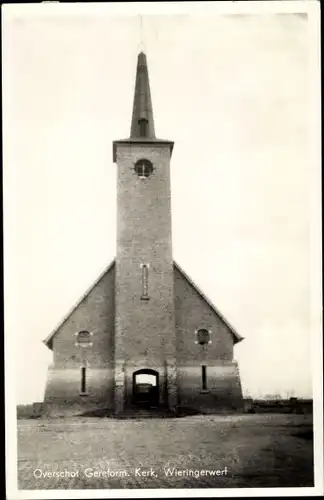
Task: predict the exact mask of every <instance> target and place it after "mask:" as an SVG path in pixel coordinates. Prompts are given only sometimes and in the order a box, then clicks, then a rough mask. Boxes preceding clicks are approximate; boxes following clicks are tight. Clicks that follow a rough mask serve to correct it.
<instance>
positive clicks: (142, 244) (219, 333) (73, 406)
mask: <svg viewBox="0 0 324 500" xmlns="http://www.w3.org/2000/svg"><path fill="white" fill-rule="evenodd" d="M172 149H173V142H172V141H169V140H163V139H158V138H156V136H155V128H154V121H153V110H152V102H151V95H150V87H149V78H148V69H147V62H146V56H145V54H144V53H140V54H139V56H138V62H137V71H136V83H135V95H134V104H133V115H132V123H131V134H130V137H129V138H127V139H123V140H116V141H114V143H113V161H114V163H116V164H117V176H118V182H117V252H116V258H115V260H114V261H113V262H112V263H111V264H110V265H109V267H108V268H107V269H106V271H105V272H104V273H103V274H102V275H101V276H100V277H99V278H98V280H97V281H96V282H95V283H94V284H93V286H92V287H91V289H90V290H88V291H87V292H86V293H85V295H84V296H83V297H82V298H81V300H80V301H79V303H78V304H77V305H76V306H75V307H74V308H73V309H72V311H71V312H70V313H69V314H68V315H67V316H66V318H65V319H64V320H63V322H62V323H61V324H60V326H59V327H58V328H57V329H56V330H55V331H54V332H52V333H51V334H50V335H49V336H48V337H47V339H46V340H45V341H44V342H45V344H46V345H47V347H48V348H49V349H51V350H52V351H53V363H52V365H51V366H50V368H49V373H48V379H47V384H46V390H45V398H44V408H45V409H46V411H47V412H49V413H57V412H58V413H60V412H63V413H66V412H69V411H71V412H82V411H84V410H96V409H107V410H110V411H113V412H114V413H115V414H117V415H118V414H120V413H122V412H124V411H126V410H127V409H134V408H140V407H142V406H149V407H151V408H152V409H154V408H164V409H168V410H171V411H176V409H177V408H178V407H190V408H192V409H195V410H198V411H206V412H214V411H215V412H216V411H218V410H219V409H222V410H223V409H224V408H225V409H226V408H227V409H239V408H241V406H242V389H241V382H240V377H239V371H238V366H237V363H236V362H235V361H234V360H233V349H234V345H235V344H236V343H237V342H239V341H240V340H242V337H241V336H240V335H239V334H238V333H237V332H236V331H235V330H234V329H233V327H231V326H230V324H229V323H228V322H227V321H226V320H225V318H224V317H223V316H222V315H221V314H220V313H219V311H218V310H217V309H216V308H215V307H214V306H213V305H212V304H211V303H210V301H209V300H208V299H207V298H206V297H205V296H204V294H203V293H202V292H201V291H200V290H199V289H198V287H197V286H196V285H195V284H194V283H193V282H192V280H191V279H190V278H189V277H188V276H187V275H186V274H185V272H184V271H183V270H182V269H181V268H180V267H179V265H178V264H176V263H175V262H174V261H173V257H172V237H171V191H170V160H171V155H172Z"/></svg>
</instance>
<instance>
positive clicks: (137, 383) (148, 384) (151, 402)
mask: <svg viewBox="0 0 324 500" xmlns="http://www.w3.org/2000/svg"><path fill="white" fill-rule="evenodd" d="M133 402H134V404H135V405H136V406H142V407H145V408H152V407H157V406H158V405H159V374H158V372H156V371H155V370H150V369H143V370H137V371H136V372H134V373H133Z"/></svg>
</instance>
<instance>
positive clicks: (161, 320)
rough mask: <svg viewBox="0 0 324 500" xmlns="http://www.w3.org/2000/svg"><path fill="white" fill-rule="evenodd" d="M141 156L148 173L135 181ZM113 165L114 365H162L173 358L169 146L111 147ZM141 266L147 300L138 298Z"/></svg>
mask: <svg viewBox="0 0 324 500" xmlns="http://www.w3.org/2000/svg"><path fill="white" fill-rule="evenodd" d="M143 158H144V159H147V160H149V161H151V162H152V164H153V172H152V174H151V175H150V176H149V177H148V178H144V179H141V178H140V177H139V176H138V175H137V173H136V172H135V170H134V165H135V163H136V162H137V161H138V160H140V159H143ZM117 167H118V183H117V214H118V215H117V256H116V329H115V331H116V361H120V362H125V363H126V365H129V366H133V367H134V368H135V367H137V368H150V367H152V365H156V366H159V367H164V365H165V362H166V360H171V359H172V360H175V333H174V321H175V318H174V297H173V284H174V283H173V260H172V235H171V192H170V147H169V146H166V145H161V144H156V145H141V144H128V145H121V144H120V145H117ZM141 264H147V265H148V266H149V269H148V281H147V283H148V297H149V300H142V299H141V296H142V291H143V286H142V285H143V281H142V268H141ZM161 369H162V368H161ZM163 370H164V368H163ZM127 373H128V371H127ZM161 376H162V374H161ZM129 377H130V375H129V376H127V378H128V379H129ZM127 387H129V383H128V384H127ZM125 390H126V385H125ZM128 392H129V391H128V389H127V398H129V395H128ZM125 396H126V394H125Z"/></svg>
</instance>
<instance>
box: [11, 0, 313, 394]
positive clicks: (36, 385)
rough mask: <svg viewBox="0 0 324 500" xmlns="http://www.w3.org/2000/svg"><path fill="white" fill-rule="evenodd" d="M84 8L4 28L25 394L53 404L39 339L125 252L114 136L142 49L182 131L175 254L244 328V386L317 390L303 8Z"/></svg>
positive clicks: (309, 46)
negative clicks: (120, 242) (119, 231)
mask: <svg viewBox="0 0 324 500" xmlns="http://www.w3.org/2000/svg"><path fill="white" fill-rule="evenodd" d="M228 3H229V2H228ZM269 3H272V2H269ZM296 3H298V2H296ZM78 5H80V4H78ZM78 5H77V4H75V6H74V7H73V9H74V10H73V11H72V13H71V12H70V13H69V15H67V13H66V11H64V6H63V5H61V6H57V8H56V10H55V9H54V10H52V11H51V10H50V8H49V10H46V11H45V5H43V6H41V5H40V6H39V7H42V8H43V10H40V9H39V8H38V10H36V12H37V15H35V16H33V15H31V12H30V11H29V13H27V11H26V10H24V9H22V10H19V9H18V7H17V10H16V11H15V12H14V15H11V16H9V15H8V16H7V17H5V18H4V22H3V67H4V71H3V95H4V107H3V120H4V121H3V123H4V174H3V176H4V263H5V268H4V279H5V339H6V347H7V349H8V351H7V352H8V353H9V355H8V356H7V361H6V363H7V368H8V370H9V371H10V377H12V378H11V379H10V380H12V384H13V385H14V386H15V388H16V389H15V394H16V401H17V403H30V402H33V401H41V400H42V399H43V396H44V389H45V384H46V376H47V369H48V365H49V363H50V362H51V359H52V353H51V351H49V350H48V349H47V348H46V346H45V345H44V344H43V343H42V340H43V339H45V338H46V337H47V336H48V334H49V333H50V332H51V331H52V330H53V329H54V328H55V327H56V326H57V325H58V324H59V323H60V321H61V320H62V319H63V317H64V316H65V315H66V313H67V312H68V311H69V310H70V309H71V308H72V307H73V305H74V304H75V303H76V302H77V301H78V300H79V298H80V297H81V296H82V295H83V294H84V292H85V290H87V289H88V288H89V287H90V286H91V284H92V283H93V282H94V281H95V280H96V279H97V277H98V276H99V275H100V274H101V273H102V272H103V270H104V269H105V268H106V267H107V266H108V265H109V264H110V262H111V260H112V259H113V258H114V256H115V251H116V242H115V239H116V166H115V164H114V163H113V160H112V141H113V140H115V139H120V138H124V137H127V136H128V135H129V133H130V124H131V112H132V100H133V92H134V84H135V70H136V61H137V54H138V52H139V51H140V50H144V51H145V52H146V54H147V61H148V69H149V77H150V85H151V95H152V102H153V110H154V120H155V131H156V135H157V136H158V137H162V138H165V139H170V140H173V141H175V146H174V151H173V155H172V160H171V190H172V232H173V255H174V259H175V260H176V262H178V263H179V265H180V266H181V267H182V268H183V269H184V270H185V272H186V273H187V274H188V275H189V276H190V277H191V278H192V279H193V281H194V282H195V283H196V284H197V285H198V287H199V288H201V289H202V290H203V291H204V293H205V294H206V295H207V297H208V298H209V299H210V300H211V301H212V302H213V303H214V304H215V306H216V307H217V308H218V309H219V310H220V311H221V313H222V314H223V315H224V316H225V318H226V319H227V320H228V321H229V322H230V323H231V324H232V325H233V326H234V328H235V329H236V330H237V331H238V332H239V334H240V335H242V336H243V337H244V340H243V341H242V342H241V343H239V344H238V345H236V346H235V351H234V352H235V359H236V360H237V361H238V363H239V369H240V374H241V379H242V387H243V393H244V395H245V396H253V397H260V396H266V395H276V394H280V395H281V396H284V397H286V396H292V395H294V396H300V397H311V396H312V360H314V358H313V354H314V352H315V353H316V350H318V349H319V347H320V344H319V343H318V342H319V332H320V324H321V309H320V307H321V306H320V294H319V290H320V286H319V285H320V284H319V281H318V279H319V278H318V276H319V275H320V268H319V266H320V257H319V255H320V254H319V253H318V252H319V241H320V238H319V219H318V207H319V206H320V205H319V204H318V203H320V169H319V162H318V157H317V156H316V150H315V149H314V135H313V133H312V130H313V129H314V124H315V125H316V116H317V115H316V106H318V104H319V101H316V100H314V99H316V95H317V94H316V93H315V92H314V88H315V90H317V89H316V87H314V82H315V84H316V81H315V80H314V76H313V72H312V70H313V65H312V64H313V63H312V61H313V55H314V43H313V38H312V37H311V36H310V35H311V33H310V23H309V20H308V18H307V16H305V15H300V14H297V15H295V14H289V13H286V14H280V15H279V14H274V13H267V12H263V13H262V14H255V13H254V14H244V15H243V14H240V15H233V14H229V13H227V14H226V13H222V14H219V13H218V14H212V15H210V14H204V13H203V12H202V13H201V14H200V15H190V14H188V13H187V12H185V11H184V12H183V13H181V12H179V13H177V14H172V15H171V14H156V15H153V14H148V13H146V14H145V11H144V10H143V11H141V12H142V22H141V20H140V16H139V15H133V14H132V15H130V14H129V15H126V14H125V13H123V14H119V15H112V13H111V12H108V11H107V12H106V11H105V10H104V11H103V12H101V13H100V12H99V11H98V9H97V10H96V9H94V10H93V11H91V8H90V7H89V8H88V9H87V10H82V9H81V8H80V9H79V10H78V8H77V7H78ZM88 6H89V4H88ZM70 7H71V4H70ZM46 9H47V7H46ZM70 10H71V9H70ZM135 14H136V12H135ZM141 25H142V28H141ZM318 107H319V106H318ZM314 111H315V114H314Z"/></svg>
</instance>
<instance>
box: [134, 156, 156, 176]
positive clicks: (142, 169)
mask: <svg viewBox="0 0 324 500" xmlns="http://www.w3.org/2000/svg"><path fill="white" fill-rule="evenodd" d="M134 168H135V172H136V173H137V175H138V176H139V177H141V178H142V179H143V178H145V177H149V176H150V175H151V173H152V172H153V165H152V163H151V162H150V161H149V160H138V162H136V163H135V167H134Z"/></svg>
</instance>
